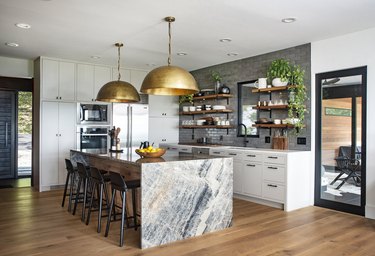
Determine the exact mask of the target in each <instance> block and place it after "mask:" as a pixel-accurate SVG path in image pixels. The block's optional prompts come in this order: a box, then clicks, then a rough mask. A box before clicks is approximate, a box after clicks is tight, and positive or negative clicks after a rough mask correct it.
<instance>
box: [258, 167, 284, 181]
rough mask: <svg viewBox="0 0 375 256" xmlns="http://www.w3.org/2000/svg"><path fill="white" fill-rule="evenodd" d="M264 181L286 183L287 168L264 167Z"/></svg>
mask: <svg viewBox="0 0 375 256" xmlns="http://www.w3.org/2000/svg"><path fill="white" fill-rule="evenodd" d="M263 180H268V181H274V182H281V183H284V182H285V167H280V166H274V165H264V166H263Z"/></svg>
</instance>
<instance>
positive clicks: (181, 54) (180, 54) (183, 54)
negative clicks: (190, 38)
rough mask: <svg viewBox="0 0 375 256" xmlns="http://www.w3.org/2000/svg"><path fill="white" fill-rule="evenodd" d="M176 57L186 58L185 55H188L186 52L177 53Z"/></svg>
mask: <svg viewBox="0 0 375 256" xmlns="http://www.w3.org/2000/svg"><path fill="white" fill-rule="evenodd" d="M177 55H178V56H186V55H188V54H187V53H186V52H178V53H177Z"/></svg>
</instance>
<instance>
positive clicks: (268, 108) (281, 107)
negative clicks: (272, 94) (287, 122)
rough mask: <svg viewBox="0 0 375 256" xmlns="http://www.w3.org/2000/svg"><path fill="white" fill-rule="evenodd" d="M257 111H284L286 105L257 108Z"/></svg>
mask: <svg viewBox="0 0 375 256" xmlns="http://www.w3.org/2000/svg"><path fill="white" fill-rule="evenodd" d="M256 108H257V109H259V110H271V109H286V108H288V105H272V106H257V107H256Z"/></svg>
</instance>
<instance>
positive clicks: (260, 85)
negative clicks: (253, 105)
mask: <svg viewBox="0 0 375 256" xmlns="http://www.w3.org/2000/svg"><path fill="white" fill-rule="evenodd" d="M254 85H255V86H256V87H258V88H259V89H262V88H266V87H267V78H258V81H256V82H255V83H254Z"/></svg>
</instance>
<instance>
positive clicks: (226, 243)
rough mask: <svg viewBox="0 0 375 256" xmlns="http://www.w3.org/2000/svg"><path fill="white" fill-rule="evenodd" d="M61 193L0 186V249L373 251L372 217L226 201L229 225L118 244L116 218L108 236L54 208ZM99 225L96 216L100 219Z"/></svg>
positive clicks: (170, 253) (134, 235) (132, 236)
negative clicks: (152, 243)
mask: <svg viewBox="0 0 375 256" xmlns="http://www.w3.org/2000/svg"><path fill="white" fill-rule="evenodd" d="M60 201H61V191H53V192H44V193H38V192H32V190H31V189H30V188H18V189H1V190H0V255H2V256H5V255H12V256H13V255H14V256H15V255H17V256H18V255H109V256H114V255H167V256H175V255H191V256H192V255H194V256H195V255H198V256H200V255H215V256H220V255H225V256H228V255H229V256H234V255H257V256H258V255H314V256H317V255H334V256H336V255H375V221H374V220H369V219H365V218H363V217H359V216H355V215H349V214H345V213H340V212H335V211H331V210H327V209H323V208H318V207H308V208H304V209H301V210H297V211H293V212H290V213H285V212H283V211H281V210H279V209H274V208H270V207H267V206H262V205H258V204H254V203H250V202H246V201H242V200H235V201H234V226H233V227H232V228H229V229H227V230H224V231H220V232H216V233H211V234H207V235H203V236H200V237H198V238H192V239H188V240H185V241H180V242H176V243H173V244H170V245H166V246H161V247H157V248H151V249H147V250H141V249H139V245H138V241H139V232H136V231H133V230H129V231H128V230H126V231H127V232H126V233H125V234H126V238H125V247H123V248H120V247H118V239H119V235H118V223H115V225H113V226H112V227H111V231H110V235H109V237H108V238H105V237H104V236H103V234H104V230H103V231H102V233H101V234H97V233H96V230H95V229H96V222H95V217H96V215H94V216H93V219H92V220H93V221H92V222H91V223H90V225H89V226H86V225H84V224H83V223H81V221H80V219H79V217H78V216H72V215H71V214H69V213H68V212H67V209H66V207H65V208H61V206H60ZM103 223H104V222H103Z"/></svg>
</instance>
